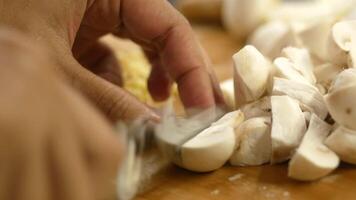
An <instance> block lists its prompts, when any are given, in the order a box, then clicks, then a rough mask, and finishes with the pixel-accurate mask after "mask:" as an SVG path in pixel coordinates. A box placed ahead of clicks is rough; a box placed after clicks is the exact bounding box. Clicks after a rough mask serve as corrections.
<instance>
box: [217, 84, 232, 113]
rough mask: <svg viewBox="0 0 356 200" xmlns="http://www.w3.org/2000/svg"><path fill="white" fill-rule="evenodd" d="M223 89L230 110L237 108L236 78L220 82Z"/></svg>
mask: <svg viewBox="0 0 356 200" xmlns="http://www.w3.org/2000/svg"><path fill="white" fill-rule="evenodd" d="M220 88H221V91H222V93H223V95H224V99H225V102H226V105H227V106H228V108H229V109H230V110H234V108H235V91H234V80H233V79H228V80H225V81H223V82H222V83H220Z"/></svg>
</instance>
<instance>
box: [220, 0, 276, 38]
mask: <svg viewBox="0 0 356 200" xmlns="http://www.w3.org/2000/svg"><path fill="white" fill-rule="evenodd" d="M278 1H279V0H224V1H223V6H222V20H223V24H224V25H225V28H226V29H227V30H228V31H229V32H230V33H231V34H232V35H233V36H234V37H235V38H237V39H244V38H245V37H247V35H249V34H250V33H251V32H252V31H253V30H254V29H255V28H256V27H257V26H259V25H260V24H261V23H262V22H263V21H264V19H265V17H266V16H267V14H268V13H269V12H270V10H271V9H273V7H274V6H275V5H276V4H277V3H278Z"/></svg>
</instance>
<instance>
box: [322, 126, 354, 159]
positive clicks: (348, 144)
mask: <svg viewBox="0 0 356 200" xmlns="http://www.w3.org/2000/svg"><path fill="white" fill-rule="evenodd" d="M325 144H326V146H328V147H329V148H330V149H331V150H332V151H334V152H335V153H336V154H337V155H338V156H339V157H340V159H341V160H342V161H344V162H347V163H351V164H356V145H355V144H356V131H354V130H350V129H348V128H345V127H343V126H339V127H338V128H337V129H335V130H334V131H333V132H332V133H331V134H330V135H329V137H328V138H326V140H325Z"/></svg>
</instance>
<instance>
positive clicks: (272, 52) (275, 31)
mask: <svg viewBox="0 0 356 200" xmlns="http://www.w3.org/2000/svg"><path fill="white" fill-rule="evenodd" d="M248 43H249V44H251V45H254V46H255V47H256V48H257V49H258V50H260V51H261V53H262V54H263V55H265V56H266V57H268V58H269V59H271V60H273V59H275V58H276V57H278V56H279V55H280V54H281V51H282V49H283V48H285V47H288V46H295V45H297V39H296V35H295V34H294V32H293V30H292V29H291V27H290V26H289V25H288V24H287V23H285V22H282V21H271V22H268V23H266V24H264V25H262V26H260V27H259V28H258V29H256V31H255V32H254V33H253V34H252V35H251V37H250V38H249V39H248Z"/></svg>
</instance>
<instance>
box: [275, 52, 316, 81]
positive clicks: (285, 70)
mask: <svg viewBox="0 0 356 200" xmlns="http://www.w3.org/2000/svg"><path fill="white" fill-rule="evenodd" d="M273 64H274V66H275V69H276V72H277V73H276V76H278V77H281V78H286V79H289V80H293V81H298V82H302V83H309V81H308V80H307V79H306V78H305V77H304V76H303V75H302V74H301V73H300V72H298V71H297V70H296V67H295V64H294V63H292V62H291V61H290V60H289V59H288V58H284V57H279V58H276V59H275V60H274V62H273Z"/></svg>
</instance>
